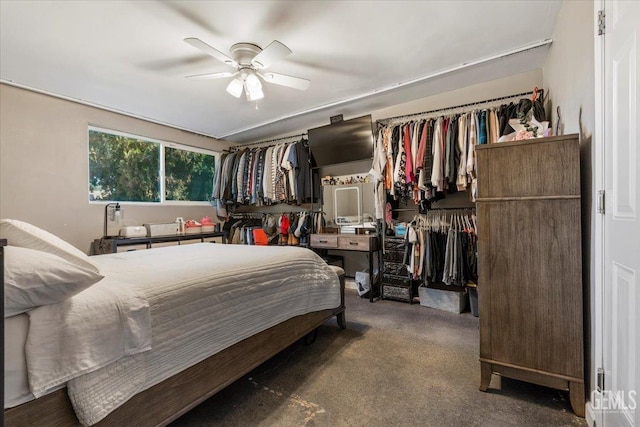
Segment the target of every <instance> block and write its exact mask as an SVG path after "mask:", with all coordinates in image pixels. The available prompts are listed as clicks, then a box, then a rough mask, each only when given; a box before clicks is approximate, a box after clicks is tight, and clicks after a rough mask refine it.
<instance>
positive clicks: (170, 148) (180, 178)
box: [89, 127, 216, 204]
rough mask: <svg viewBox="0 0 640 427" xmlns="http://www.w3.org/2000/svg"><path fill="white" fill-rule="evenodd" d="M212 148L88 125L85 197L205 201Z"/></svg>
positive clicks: (212, 163) (212, 167) (209, 184)
mask: <svg viewBox="0 0 640 427" xmlns="http://www.w3.org/2000/svg"><path fill="white" fill-rule="evenodd" d="M215 156H216V153H215V152H213V151H208V150H202V149H198V148H193V147H187V146H182V145H179V144H175V143H167V142H163V141H157V140H152V139H148V138H142V137H139V136H135V135H128V134H124V133H120V132H115V131H110V130H105V129H99V128H94V127H90V128H89V200H92V201H117V202H145V203H180V204H183V203H196V204H205V203H208V201H209V199H210V198H211V193H212V189H213V175H214V171H215V159H216V157H215Z"/></svg>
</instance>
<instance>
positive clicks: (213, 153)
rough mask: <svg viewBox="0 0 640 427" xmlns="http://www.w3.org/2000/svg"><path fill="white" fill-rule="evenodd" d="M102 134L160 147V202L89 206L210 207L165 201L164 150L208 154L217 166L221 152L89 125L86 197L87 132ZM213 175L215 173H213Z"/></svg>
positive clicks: (204, 203)
mask: <svg viewBox="0 0 640 427" xmlns="http://www.w3.org/2000/svg"><path fill="white" fill-rule="evenodd" d="M91 131H94V132H102V133H107V134H110V135H117V136H122V137H125V138H134V139H138V140H140V141H146V142H150V143H154V144H158V145H159V147H160V169H159V170H158V176H159V179H160V189H159V192H160V201H158V202H141V201H120V200H91V199H89V204H95V205H105V204H107V203H120V204H126V205H142V206H211V202H210V201H191V200H167V195H166V191H165V163H164V156H165V148H166V147H168V148H173V149H177V150H184V151H190V152H194V153H200V154H208V155H211V156H213V157H214V164H215V165H216V166H218V161H219V159H220V156H221V155H222V152H220V151H216V150H209V149H206V148H200V147H194V146H191V145H186V144H181V143H178V142H174V141H163V140H161V139H156V138H151V137H147V136H142V135H137V134H134V133H129V132H122V131H118V130H114V129H107V128H103V127H100V126H94V125H89V126H88V127H87V197H90V196H89V194H90V184H89V182H90V178H91V170H90V167H89V143H90V141H89V139H90V137H89V132H91ZM214 173H215V171H214Z"/></svg>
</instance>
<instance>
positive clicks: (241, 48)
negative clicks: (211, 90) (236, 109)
mask: <svg viewBox="0 0 640 427" xmlns="http://www.w3.org/2000/svg"><path fill="white" fill-rule="evenodd" d="M184 41H185V42H186V43H188V44H190V45H191V46H193V47H195V48H196V49H199V50H201V51H202V52H204V53H206V54H207V55H210V56H212V57H214V58H215V59H217V60H218V61H220V62H223V63H225V64H227V65H229V66H231V67H234V68H235V69H236V71H235V72H231V71H223V72H219V73H207V74H197V75H193V76H187V78H188V79H221V78H225V77H235V78H234V79H233V80H231V83H229V85H228V86H227V92H229V94H231V95H233V96H235V97H236V98H240V95H242V92H243V91H244V93H245V95H246V97H247V99H248V100H249V101H257V100H258V99H261V98H264V93H263V92H262V84H261V83H260V79H259V78H258V76H260V78H262V80H264V81H265V82H267V83H273V84H277V85H281V86H286V87H291V88H294V89H299V90H307V88H309V84H311V81H310V80H307V79H303V78H301V77H294V76H288V75H286V74H279V73H272V72H270V71H269V72H264V71H263V70H265V69H266V68H268V67H269V66H270V65H271V64H273V63H274V62H276V61H278V60H280V59H282V58H284V57H285V56H287V55H289V54H290V53H291V49H289V48H288V47H287V46H285V45H284V44H282V43H280V42H279V41H278V40H274V41H272V42H271V43H270V44H269V45H268V46H267V47H265V48H264V49H261V48H260V46H256V45H255V44H252V43H236V44H234V45H233V46H231V57H229V56H227V55H226V54H224V53H222V52H220V51H219V50H218V49H215V48H213V47H211V46H209V45H208V44H206V43H205V42H203V41H202V40H200V39H197V38H194V37H189V38H186V39H184Z"/></svg>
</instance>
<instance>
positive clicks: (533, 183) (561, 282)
mask: <svg viewBox="0 0 640 427" xmlns="http://www.w3.org/2000/svg"><path fill="white" fill-rule="evenodd" d="M476 154H477V171H478V199H477V213H478V221H479V224H478V257H479V258H478V268H479V270H478V274H479V281H478V300H479V313H480V362H481V385H480V390H481V391H486V390H487V388H488V387H489V383H490V381H491V375H492V374H493V373H496V374H500V375H502V376H506V377H510V378H516V379H519V380H523V381H527V382H532V383H536V384H541V385H544V386H547V387H552V388H557V389H562V390H568V391H569V398H570V402H571V406H572V408H573V410H574V412H575V413H576V414H577V415H579V416H584V412H585V411H584V410H585V408H584V403H585V394H584V393H585V390H584V344H583V334H584V332H583V298H582V293H583V285H582V266H581V229H580V155H579V146H578V136H577V135H566V136H559V137H552V138H540V139H534V140H527V141H517V142H507V143H498V144H490V145H481V146H478V147H477V150H476Z"/></svg>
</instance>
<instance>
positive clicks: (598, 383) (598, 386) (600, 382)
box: [596, 368, 604, 393]
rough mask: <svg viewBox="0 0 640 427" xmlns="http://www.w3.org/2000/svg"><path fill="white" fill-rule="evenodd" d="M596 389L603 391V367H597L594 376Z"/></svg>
mask: <svg viewBox="0 0 640 427" xmlns="http://www.w3.org/2000/svg"><path fill="white" fill-rule="evenodd" d="M596 390H597V391H598V393H602V392H603V391H604V368H598V374H597V376H596Z"/></svg>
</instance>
